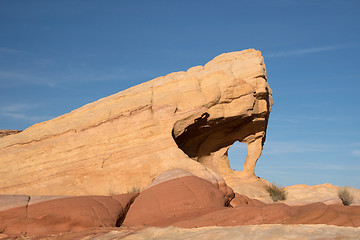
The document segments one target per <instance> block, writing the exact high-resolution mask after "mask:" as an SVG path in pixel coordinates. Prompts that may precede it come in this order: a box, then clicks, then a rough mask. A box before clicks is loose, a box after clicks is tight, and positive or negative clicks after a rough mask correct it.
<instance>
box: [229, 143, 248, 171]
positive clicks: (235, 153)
mask: <svg viewBox="0 0 360 240" xmlns="http://www.w3.org/2000/svg"><path fill="white" fill-rule="evenodd" d="M247 151H248V148H247V145H246V143H242V142H239V141H236V142H234V144H233V145H232V146H231V147H230V148H229V149H228V158H229V164H230V167H231V168H232V169H233V170H235V171H242V170H243V168H244V163H245V159H246V156H247Z"/></svg>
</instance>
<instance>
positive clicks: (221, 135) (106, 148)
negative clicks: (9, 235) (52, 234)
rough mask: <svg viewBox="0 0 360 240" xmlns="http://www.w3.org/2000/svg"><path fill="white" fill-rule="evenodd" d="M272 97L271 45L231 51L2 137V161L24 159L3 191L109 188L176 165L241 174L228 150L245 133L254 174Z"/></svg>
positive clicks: (248, 167) (200, 172)
mask: <svg viewBox="0 0 360 240" xmlns="http://www.w3.org/2000/svg"><path fill="white" fill-rule="evenodd" d="M271 106H272V92H271V89H270V87H269V85H268V83H267V78H266V68H265V64H264V59H263V57H262V56H261V53H260V52H259V51H256V50H253V49H249V50H244V51H241V52H232V53H226V54H222V55H220V56H218V57H216V58H214V59H213V60H212V61H210V62H209V63H207V64H206V65H205V66H196V67H193V68H190V69H189V70H188V71H186V72H176V73H171V74H169V75H167V76H164V77H159V78H156V79H154V80H151V81H149V82H146V83H143V84H140V85H138V86H135V87H132V88H130V89H127V90H125V91H123V92H120V93H117V94H114V95H112V96H109V97H106V98H103V99H100V100H98V101H96V102H94V103H90V104H87V105H85V106H84V107H82V108H79V109H76V110H74V111H72V112H71V113H68V114H65V115H63V116H60V117H58V118H55V119H53V120H50V121H47V122H44V123H40V124H35V125H34V126H32V127H30V128H29V129H26V130H25V131H24V132H22V133H19V134H17V135H13V136H7V137H4V138H2V139H0V152H1V154H2V156H4V157H3V158H2V159H1V161H2V163H4V164H6V163H10V164H11V162H14V161H15V162H16V164H17V165H16V166H13V165H12V166H10V167H5V168H4V169H2V172H1V170H0V178H6V180H7V181H3V182H2V184H1V185H0V190H1V191H2V192H11V193H24V194H42V191H41V189H40V188H43V186H49V185H52V186H53V189H56V190H54V193H53V194H74V193H75V194H80V195H81V194H85V193H86V194H88V193H91V194H93V193H102V191H104V190H103V188H104V187H103V185H104V184H105V183H106V182H113V183H114V184H116V182H124V180H126V181H127V183H126V184H128V185H129V186H128V187H131V186H134V185H137V186H138V187H145V186H146V185H148V184H149V183H150V182H151V180H152V179H153V178H155V177H156V176H157V175H159V174H160V173H161V172H164V171H166V170H168V169H173V168H184V169H186V170H188V171H190V172H192V173H193V174H195V175H197V176H202V177H204V176H209V175H213V174H215V173H216V174H219V175H221V176H222V177H224V176H227V175H229V174H230V175H231V174H233V171H232V169H231V168H230V166H229V163H228V159H227V149H228V148H229V146H231V145H232V144H233V143H234V142H235V141H241V142H245V143H247V145H248V148H249V149H248V156H247V159H246V161H245V165H244V172H245V173H246V174H247V175H249V176H250V175H253V176H254V168H255V164H256V160H257V159H258V157H259V156H260V154H261V150H262V147H263V144H264V141H265V136H266V127H267V122H268V118H269V113H270V110H271ZM20 148H21V151H20V150H19V149H20ZM16 159H26V161H25V162H21V161H19V160H16ZM199 164H200V165H199ZM4 166H5V165H4ZM26 169H27V170H26ZM39 169H40V171H39ZM25 170H26V171H25ZM208 170H209V171H210V173H206V171H208ZM139 172H140V173H141V174H140V176H137V175H139V174H138V173H139ZM34 182H39V187H37V186H34V185H32V186H31V183H34ZM86 185H92V186H96V187H90V186H86ZM40 186H41V187H40ZM69 186H72V187H73V189H76V190H73V189H72V190H71V192H69V191H66V190H65V191H64V190H63V189H66V188H67V187H69ZM30 189H36V190H35V192H32V190H30ZM120 191H126V190H125V189H124V190H123V189H120ZM50 194H51V193H50Z"/></svg>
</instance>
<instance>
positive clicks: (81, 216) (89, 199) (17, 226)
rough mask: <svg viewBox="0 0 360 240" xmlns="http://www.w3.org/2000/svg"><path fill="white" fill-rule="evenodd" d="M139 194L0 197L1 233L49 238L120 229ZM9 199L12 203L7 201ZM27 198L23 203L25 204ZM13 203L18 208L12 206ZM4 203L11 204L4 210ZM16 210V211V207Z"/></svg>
mask: <svg viewBox="0 0 360 240" xmlns="http://www.w3.org/2000/svg"><path fill="white" fill-rule="evenodd" d="M137 195H138V193H128V194H120V195H115V196H112V197H108V196H78V197H61V198H56V199H46V198H45V199H44V198H42V199H39V198H37V199H36V197H35V200H33V201H30V200H31V199H33V198H34V197H30V196H1V195H0V202H2V203H3V204H2V206H1V207H2V209H0V233H6V234H10V235H15V236H20V235H29V236H33V235H35V236H36V235H40V236H41V235H49V234H58V233H64V232H69V231H73V232H74V231H75V232H76V231H81V230H86V229H89V228H92V227H116V226H120V225H121V224H122V222H123V220H124V219H125V215H126V213H127V211H128V208H129V207H130V204H131V203H132V202H133V201H134V199H135V198H136V196H137ZM9 198H11V199H9ZM25 198H26V201H24V200H25ZM13 202H16V203H17V204H15V205H14V204H12V203H13ZM4 203H10V204H8V205H7V206H6V205H5V204H4ZM15 206H16V207H15Z"/></svg>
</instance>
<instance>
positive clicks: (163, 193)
mask: <svg viewBox="0 0 360 240" xmlns="http://www.w3.org/2000/svg"><path fill="white" fill-rule="evenodd" d="M233 194H234V193H233V192H232V190H231V189H230V188H228V187H226V186H220V189H219V186H216V185H215V184H212V183H210V182H208V181H206V180H204V179H201V178H199V177H195V176H186V177H181V178H177V179H172V180H169V181H166V182H163V183H160V184H157V185H155V186H153V187H151V188H148V189H146V190H144V191H143V192H141V193H140V195H139V196H138V198H137V199H136V200H135V202H134V203H133V205H132V206H131V208H130V210H129V212H128V214H127V216H126V219H125V221H124V224H123V226H140V225H147V226H169V225H172V224H174V223H175V222H178V221H181V220H188V219H192V218H196V217H198V216H201V215H204V214H206V213H209V212H212V211H216V210H220V209H223V208H225V205H226V204H227V203H228V201H229V199H230V200H231V198H232V197H233Z"/></svg>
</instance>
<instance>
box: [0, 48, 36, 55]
mask: <svg viewBox="0 0 360 240" xmlns="http://www.w3.org/2000/svg"><path fill="white" fill-rule="evenodd" d="M4 53H10V54H30V52H27V51H23V50H20V49H14V48H0V54H4Z"/></svg>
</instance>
